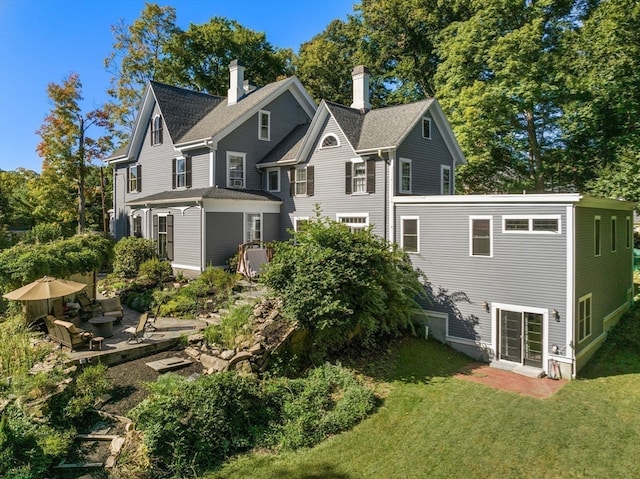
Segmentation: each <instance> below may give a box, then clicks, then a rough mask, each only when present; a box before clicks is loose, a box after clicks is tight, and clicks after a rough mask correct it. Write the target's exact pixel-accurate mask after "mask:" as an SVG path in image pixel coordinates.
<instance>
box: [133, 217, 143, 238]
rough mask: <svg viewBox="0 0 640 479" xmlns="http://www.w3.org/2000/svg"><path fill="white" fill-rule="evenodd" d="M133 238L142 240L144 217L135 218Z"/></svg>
mask: <svg viewBox="0 0 640 479" xmlns="http://www.w3.org/2000/svg"><path fill="white" fill-rule="evenodd" d="M133 236H135V237H136V238H142V216H134V217H133Z"/></svg>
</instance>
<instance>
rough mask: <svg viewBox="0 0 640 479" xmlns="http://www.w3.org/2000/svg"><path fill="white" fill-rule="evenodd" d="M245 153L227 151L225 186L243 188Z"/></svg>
mask: <svg viewBox="0 0 640 479" xmlns="http://www.w3.org/2000/svg"><path fill="white" fill-rule="evenodd" d="M246 158H247V155H246V154H245V153H235V152H233V151H228V152H227V187H229V188H244V187H245V179H244V172H245V169H246V168H245V162H246Z"/></svg>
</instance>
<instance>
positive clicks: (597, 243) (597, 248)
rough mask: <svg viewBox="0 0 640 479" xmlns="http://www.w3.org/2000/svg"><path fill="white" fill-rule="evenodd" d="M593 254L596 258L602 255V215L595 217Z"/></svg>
mask: <svg viewBox="0 0 640 479" xmlns="http://www.w3.org/2000/svg"><path fill="white" fill-rule="evenodd" d="M596 223H597V224H598V227H597V228H596ZM596 232H597V235H596ZM593 256H594V257H595V258H598V257H600V256H602V217H601V216H600V215H595V216H594V217H593Z"/></svg>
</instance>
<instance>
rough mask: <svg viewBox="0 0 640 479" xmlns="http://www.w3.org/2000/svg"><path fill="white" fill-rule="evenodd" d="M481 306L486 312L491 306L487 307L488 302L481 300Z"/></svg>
mask: <svg viewBox="0 0 640 479" xmlns="http://www.w3.org/2000/svg"><path fill="white" fill-rule="evenodd" d="M482 306H483V307H484V310H485V311H486V312H487V313H488V312H489V311H491V308H490V307H489V303H487V302H486V301H483V302H482Z"/></svg>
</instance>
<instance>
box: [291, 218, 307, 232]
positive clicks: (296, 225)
mask: <svg viewBox="0 0 640 479" xmlns="http://www.w3.org/2000/svg"><path fill="white" fill-rule="evenodd" d="M309 219H310V217H309V216H294V217H293V231H298V221H309Z"/></svg>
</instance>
